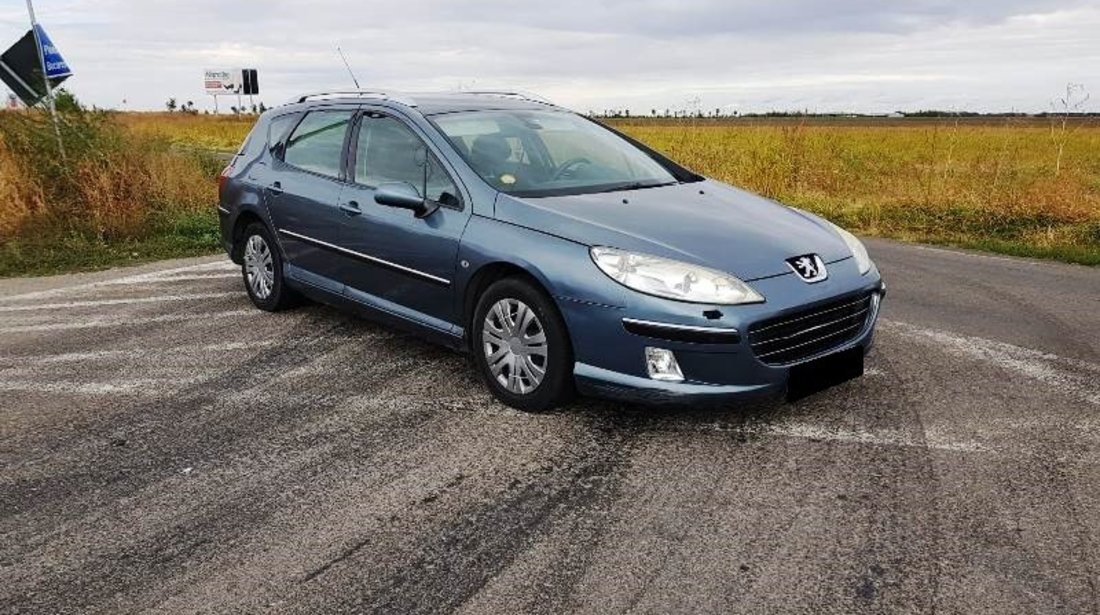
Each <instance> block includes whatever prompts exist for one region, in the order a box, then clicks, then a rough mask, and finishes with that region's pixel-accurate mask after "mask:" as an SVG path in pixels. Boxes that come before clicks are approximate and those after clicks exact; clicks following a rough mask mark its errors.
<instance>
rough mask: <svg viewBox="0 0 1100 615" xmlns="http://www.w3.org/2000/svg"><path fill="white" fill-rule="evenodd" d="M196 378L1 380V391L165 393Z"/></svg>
mask: <svg viewBox="0 0 1100 615" xmlns="http://www.w3.org/2000/svg"><path fill="white" fill-rule="evenodd" d="M196 381H197V379H195V378H178V379H171V380H156V379H148V380H116V381H114V382H72V381H53V382H39V381H35V380H0V391H12V392H25V393H64V394H75V395H142V396H145V395H153V396H156V395H163V394H164V392H165V387H169V388H180V387H185V386H188V385H190V384H193V383H195V382H196Z"/></svg>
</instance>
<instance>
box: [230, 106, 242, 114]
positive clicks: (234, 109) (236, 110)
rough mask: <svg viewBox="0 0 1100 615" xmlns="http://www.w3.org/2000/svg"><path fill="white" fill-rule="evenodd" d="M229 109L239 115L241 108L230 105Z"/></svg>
mask: <svg viewBox="0 0 1100 615" xmlns="http://www.w3.org/2000/svg"><path fill="white" fill-rule="evenodd" d="M229 110H230V111H232V112H233V115H240V114H241V110H240V109H238V108H237V107H230V108H229Z"/></svg>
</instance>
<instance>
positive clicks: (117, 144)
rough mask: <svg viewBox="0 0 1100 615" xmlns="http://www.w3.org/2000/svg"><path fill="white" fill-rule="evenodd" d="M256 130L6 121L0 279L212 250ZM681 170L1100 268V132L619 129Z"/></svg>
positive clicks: (25, 116)
mask: <svg viewBox="0 0 1100 615" xmlns="http://www.w3.org/2000/svg"><path fill="white" fill-rule="evenodd" d="M253 121H254V118H253V117H249V116H230V115H223V116H211V115H200V114H195V113H181V112H176V113H115V112H95V111H86V110H82V109H80V108H79V105H75V108H71V109H70V110H69V111H67V112H66V114H65V127H64V137H65V145H66V149H67V150H68V163H67V164H63V163H62V162H61V160H60V158H59V157H58V154H57V144H56V142H55V141H54V135H53V131H52V127H51V126H50V125H49V124H48V121H47V118H46V117H44V116H42V115H41V114H38V113H28V112H23V113H0V243H2V246H0V276H12V275H32V274H43V273H53V272H61V271H73V270H86V269H97V268H103V267H107V266H112V265H117V264H125V263H132V262H140V261H146V260H154V259H159V258H168V257H174V256H184V255H193V254H203V253H213V252H216V251H217V250H218V233H217V217H216V212H215V208H214V204H215V200H216V198H217V194H216V184H215V181H214V178H215V176H216V174H217V173H218V171H219V170H220V168H221V166H222V165H221V163H220V162H219V159H218V158H217V155H216V154H217V152H231V151H233V150H235V149H236V148H237V147H238V145H239V144H240V142H241V141H242V140H243V139H244V137H245V135H246V134H247V133H248V130H249V129H250V128H251V125H252V122H253ZM603 121H607V122H608V123H610V124H612V125H614V126H616V127H617V128H619V129H621V130H623V131H625V132H627V133H629V134H631V135H632V136H634V137H636V138H638V139H640V140H642V141H644V142H646V143H648V144H650V145H651V146H653V147H655V148H656V149H658V150H661V151H662V152H665V153H666V154H668V155H669V156H671V157H672V158H674V159H676V160H678V161H681V162H683V163H684V164H686V165H687V166H689V167H690V168H692V169H693V170H695V171H698V172H700V173H703V174H705V175H709V176H712V177H715V178H717V179H720V180H722V181H726V182H729V183H732V184H734V185H738V186H742V187H744V188H746V189H749V190H752V191H755V192H759V193H761V194H764V195H766V196H768V197H771V198H775V199H777V200H780V201H783V202H785V203H788V204H791V205H794V206H797V207H802V208H805V209H808V210H810V211H814V212H817V213H820V214H823V215H825V216H826V217H828V218H829V219H831V220H834V221H836V222H838V223H840V224H842V225H844V226H847V227H849V228H851V229H852V230H854V231H855V232H857V233H860V234H864V235H873V236H881V237H891V238H896V239H902V240H906V241H920V242H929V243H938V244H944V245H954V246H960V247H967V248H975V249H981V250H988V251H994V252H1000V253H1005V254H1014V255H1022V256H1035V257H1042V258H1051V259H1058V260H1063V261H1068V262H1076V263H1083V264H1089V265H1097V264H1100V123H1097V122H1096V120H1095V119H1089V118H1077V119H1071V120H1069V121H1065V122H1063V121H1061V120H1060V119H1058V118H1056V117H1051V118H1044V119H1036V118H1002V119H996V120H990V119H989V118H981V119H971V118H919V119H901V120H886V119H883V120H876V119H814V118H797V117H795V118H752V119H749V118H746V119H732V118H718V119H699V118H677V119H661V118H656V119H654V118H644V119H642V118H633V119H631V118H617V119H607V120H603Z"/></svg>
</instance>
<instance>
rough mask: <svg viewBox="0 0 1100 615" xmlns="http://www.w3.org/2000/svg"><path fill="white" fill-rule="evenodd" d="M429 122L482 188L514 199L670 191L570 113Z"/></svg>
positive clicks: (646, 162) (633, 153)
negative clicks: (658, 188)
mask: <svg viewBox="0 0 1100 615" xmlns="http://www.w3.org/2000/svg"><path fill="white" fill-rule="evenodd" d="M432 119H433V120H434V122H435V125H436V126H438V127H439V129H440V130H441V131H442V132H443V134H444V135H446V136H447V138H448V139H450V141H451V143H453V144H454V146H455V148H457V149H458V151H459V153H460V154H462V157H463V158H465V159H466V161H467V162H469V163H470V166H472V167H473V168H474V170H475V171H477V172H478V174H480V175H481V177H482V178H484V179H485V181H487V182H489V184H490V185H492V186H493V187H494V188H496V189H498V190H500V191H502V192H506V193H508V194H512V195H515V196H522V197H538V196H554V195H565V194H587V193H592V192H611V191H615V190H628V189H637V188H649V187H653V186H663V185H667V184H673V183H676V178H675V177H673V176H672V174H671V173H669V172H668V171H667V170H665V168H664V167H663V166H661V165H660V164H659V163H657V161H655V160H654V159H652V158H650V157H649V156H648V155H647V154H646V153H645V152H643V151H641V150H639V149H638V148H636V147H634V146H633V145H631V144H630V143H629V142H627V141H625V140H623V139H622V138H620V137H619V136H618V135H616V134H615V133H613V132H611V131H610V130H606V129H605V128H603V127H601V126H599V125H598V124H595V123H593V122H590V121H588V120H586V119H584V118H583V117H580V116H578V115H575V114H573V113H566V112H561V111H471V112H463V113H449V114H445V115H439V116H436V117H434V118H432Z"/></svg>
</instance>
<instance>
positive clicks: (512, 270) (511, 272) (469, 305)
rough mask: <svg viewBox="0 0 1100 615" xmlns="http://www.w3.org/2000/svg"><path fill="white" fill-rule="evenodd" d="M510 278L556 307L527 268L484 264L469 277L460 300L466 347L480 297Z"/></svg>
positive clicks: (550, 293)
mask: <svg viewBox="0 0 1100 615" xmlns="http://www.w3.org/2000/svg"><path fill="white" fill-rule="evenodd" d="M512 277H518V278H522V279H524V280H525V281H526V282H528V283H529V284H531V285H533V286H534V287H535V288H537V289H538V290H540V291H542V293H543V294H545V295H546V296H547V298H549V299H550V302H551V304H554V305H555V307H556V305H557V301H556V300H555V298H554V294H553V293H552V292H550V289H549V288H548V287H547V286H546V284H544V283H543V282H542V281H541V280H540V279H539V278H538V276H536V275H534V274H533V273H531V272H530V271H528V270H527V268H525V267H522V266H520V265H518V264H516V263H514V262H511V261H503V260H499V261H492V262H489V263H485V264H483V265H482V266H481V267H479V268H478V269H477V271H475V272H474V273H473V275H471V276H470V280H469V282H467V283H466V291H465V293H464V296H463V299H462V323H463V326H464V328H465V330H466V332H467V335H466V345H467V346H469V344H470V340H471V336H470V335H469V333H470V332H471V331H473V324H474V323H473V320H474V312H475V311H476V310H477V302H478V300H479V299H480V298H481V295H483V294H485V291H486V290H488V289H489V287H490V286H492V285H493V284H494V283H496V282H498V281H500V280H503V279H505V278H512ZM559 312H560V309H559Z"/></svg>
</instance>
